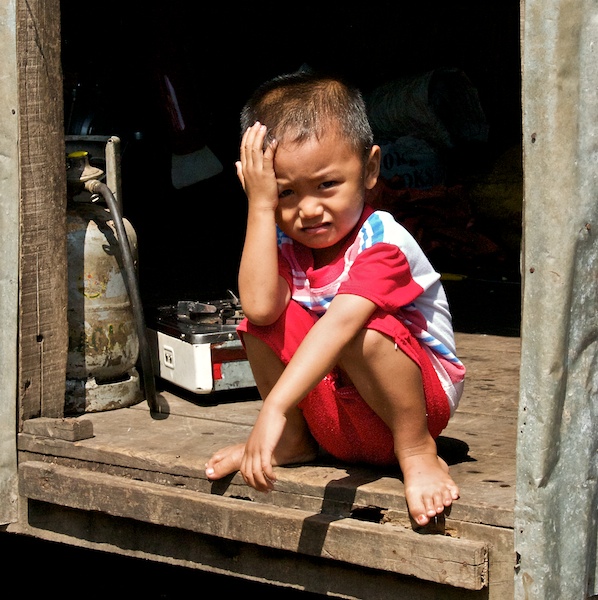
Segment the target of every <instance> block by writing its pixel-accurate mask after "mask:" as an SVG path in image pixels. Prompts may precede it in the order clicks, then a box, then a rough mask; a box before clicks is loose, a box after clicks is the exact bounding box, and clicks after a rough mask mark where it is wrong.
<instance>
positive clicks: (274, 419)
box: [240, 403, 286, 492]
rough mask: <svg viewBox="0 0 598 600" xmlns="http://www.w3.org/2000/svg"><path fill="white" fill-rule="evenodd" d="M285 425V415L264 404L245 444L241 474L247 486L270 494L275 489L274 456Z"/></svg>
mask: <svg viewBox="0 0 598 600" xmlns="http://www.w3.org/2000/svg"><path fill="white" fill-rule="evenodd" d="M285 425H286V417H285V415H284V413H283V412H281V411H278V410H276V409H273V408H271V407H269V406H267V403H264V405H263V407H262V409H261V410H260V413H259V415H258V418H257V421H256V422H255V425H254V427H253V430H252V432H251V434H250V436H249V438H248V440H247V442H246V444H245V453H244V455H243V460H242V462H241V469H240V470H241V474H242V475H243V479H244V480H245V482H246V483H247V485H250V486H251V487H253V488H255V489H256V490H258V491H260V492H268V491H270V490H272V489H273V488H274V482H275V481H276V475H275V474H274V469H273V468H272V462H273V461H272V455H273V454H274V450H275V448H276V446H277V445H278V442H279V441H280V438H281V437H282V432H283V430H284V427H285Z"/></svg>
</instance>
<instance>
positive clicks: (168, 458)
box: [19, 333, 520, 600]
mask: <svg viewBox="0 0 598 600" xmlns="http://www.w3.org/2000/svg"><path fill="white" fill-rule="evenodd" d="M519 343H520V340H519V338H516V337H502V336H492V335H477V334H464V333H458V334H457V348H458V355H459V357H460V358H461V359H462V360H463V362H464V364H465V365H466V368H467V370H468V373H467V380H466V381H467V383H466V387H465V392H464V395H463V398H462V400H461V404H460V406H459V409H458V410H457V412H456V414H455V415H454V417H453V419H452V420H451V422H450V423H449V426H448V427H447V429H446V430H445V431H444V432H443V433H442V435H441V437H440V438H439V440H438V447H439V453H440V454H441V455H442V456H443V457H444V458H445V459H446V460H447V462H448V463H449V465H450V466H451V473H452V476H453V478H454V479H455V481H456V482H457V484H458V485H459V487H460V490H461V498H460V499H459V500H458V501H457V502H455V504H454V506H453V507H452V509H451V511H450V513H449V514H448V515H447V517H446V522H445V523H442V522H441V523H439V524H438V526H439V527H441V526H445V528H446V529H445V533H446V534H447V535H448V536H450V537H451V538H454V539H455V540H463V541H467V542H468V543H469V542H471V544H474V543H481V542H483V543H484V544H487V546H488V550H489V555H490V558H489V561H488V564H489V569H488V570H489V572H486V573H480V572H478V571H479V569H477V571H475V569H474V571H475V573H474V572H473V571H472V574H469V573H468V574H466V575H462V574H461V573H459V574H457V575H450V573H449V574H448V575H447V572H446V569H445V570H443V571H442V573H440V574H439V575H432V576H430V577H428V574H427V573H426V574H424V573H423V572H422V574H421V576H422V577H426V578H429V580H430V581H434V582H441V583H442V582H443V581H448V583H450V584H451V585H457V586H459V585H462V586H463V587H469V588H470V589H476V585H477V586H478V587H480V586H482V587H483V588H484V589H485V592H484V595H483V596H479V595H478V596H471V597H476V598H477V597H484V598H490V599H496V600H498V599H499V598H500V600H505V599H507V598H509V597H512V591H511V590H512V578H513V558H514V557H513V547H512V529H513V509H514V494H515V446H516V433H517V402H518V386H519V357H520V354H519ZM159 402H160V405H161V408H162V413H161V414H160V415H151V414H150V413H149V411H148V409H147V406H146V405H145V403H143V404H140V405H137V406H134V407H131V408H127V409H119V410H115V411H109V412H104V413H97V414H89V415H85V417H84V419H85V420H86V421H90V422H91V423H92V424H93V437H90V438H89V439H83V440H80V441H75V442H67V441H63V440H57V439H52V440H48V438H44V437H43V436H41V435H39V434H38V433H39V432H37V431H35V429H29V430H28V431H30V433H23V434H21V435H20V441H19V450H20V452H21V461H22V462H23V463H25V466H28V467H31V472H30V475H29V476H30V477H32V476H33V475H32V474H33V465H34V464H37V463H35V462H31V463H30V464H29V465H27V463H26V461H37V460H42V461H45V462H46V463H48V462H54V463H59V464H62V465H65V466H70V465H72V464H75V463H79V464H83V463H84V464H86V465H92V466H91V467H90V468H91V470H93V472H94V473H95V475H94V476H96V477H101V475H100V474H102V473H103V474H105V475H125V476H127V477H128V478H129V479H133V480H136V481H139V480H141V481H143V482H145V483H146V484H148V485H149V484H159V485H160V486H163V485H166V486H169V487H171V488H175V489H178V490H180V489H182V488H184V489H185V490H187V491H190V492H202V493H203V494H202V496H203V495H204V494H206V495H209V498H211V499H214V498H218V497H221V498H223V501H225V500H228V498H232V499H237V500H238V499H244V500H250V501H253V503H252V507H253V509H254V510H257V507H258V505H259V506H262V507H264V506H265V507H273V506H274V507H278V512H275V513H274V512H273V513H272V515H273V517H272V518H273V519H274V518H277V517H279V516H280V511H281V510H283V509H284V510H286V509H292V510H293V511H307V512H306V513H305V514H307V513H309V514H312V513H313V514H320V515H322V514H323V515H330V516H331V517H333V518H335V519H340V518H344V517H351V518H352V519H358V520H363V521H364V522H374V523H389V524H392V525H396V526H397V527H396V529H397V530H398V529H401V528H403V529H405V530H406V531H407V530H408V533H409V534H410V535H414V534H413V531H412V526H411V523H410V522H409V519H408V517H407V513H406V506H405V500H404V496H403V485H402V482H401V480H400V477H399V473H397V472H396V471H394V470H391V469H371V468H364V467H359V466H355V465H347V464H341V463H338V462H336V463H335V462H331V461H326V460H321V461H319V462H317V463H314V464H310V465H302V466H290V467H279V468H278V469H277V477H278V481H277V484H276V489H275V491H274V492H273V493H271V494H260V493H258V492H255V491H254V490H252V489H250V488H248V487H247V486H245V485H244V482H243V480H242V478H241V477H240V476H239V475H238V474H236V475H232V476H230V477H227V478H226V479H225V480H222V481H219V482H213V483H212V482H209V481H208V480H207V479H206V478H205V473H204V464H205V462H206V460H207V459H208V457H209V456H211V454H212V453H213V452H214V451H215V450H217V449H218V448H220V447H222V446H224V445H228V444H231V443H235V442H237V441H242V440H244V439H245V438H246V437H247V435H248V433H249V431H250V429H251V425H252V423H253V422H254V420H255V418H256V415H257V413H258V411H259V409H260V405H261V401H260V400H259V399H257V396H256V392H255V390H252V393H251V394H247V393H246V392H245V393H243V394H239V393H236V394H223V395H218V396H193V395H187V394H184V393H182V391H177V390H175V389H174V388H169V389H161V390H160V393H159ZM57 457H58V458H57ZM23 473H25V475H23V484H22V486H23V489H25V490H28V491H27V493H26V495H29V496H30V497H32V498H35V497H36V494H38V496H37V497H38V499H41V500H46V501H55V502H56V503H60V499H59V497H58V494H59V490H57V491H56V492H55V497H54V500H52V496H51V492H50V491H48V490H49V484H48V481H49V475H48V473H46V474H45V475H44V477H45V479H44V481H45V482H46V488H45V491H43V492H42V491H39V492H38V491H36V490H35V489H34V487H35V486H34V485H33V484H30V485H29V487H28V485H27V475H26V470H25V471H23ZM31 481H33V479H31ZM69 485H73V486H74V485H77V484H76V483H71V484H69ZM82 485H83V484H82ZM94 485H95V486H96V487H97V486H100V487H101V485H102V480H101V479H98V480H96V483H95V484H94ZM82 489H83V488H82ZM85 489H87V488H85ZM89 490H90V491H89V492H88V493H89V494H93V486H91V487H90V488H89ZM123 493H124V494H125V492H123ZM81 494H83V491H81ZM126 494H129V495H128V496H126ZM126 494H125V496H126V497H128V498H130V497H132V496H131V491H130V490H129V491H128V492H126ZM125 496H123V497H125ZM206 497H208V496H206ZM115 498H116V496H115ZM72 502H73V504H72V506H73V507H75V508H82V507H83V505H81V506H76V504H77V503H76V501H75V500H73V501H72ZM105 502H107V501H104V504H101V502H100V501H99V500H97V503H98V504H97V507H96V508H97V510H104V509H103V508H102V506H105ZM88 503H89V506H95V505H94V504H93V503H94V500H93V498H90V499H88ZM243 506H247V503H245V504H244V505H243ZM106 510H107V512H109V511H108V509H106ZM214 510H216V509H214ZM117 513H118V511H116V512H115V513H114V514H117ZM124 514H125V512H123V515H124ZM126 514H127V515H128V516H131V514H129V513H126ZM214 514H216V513H214ZM219 514H220V513H219ZM161 518H163V517H161ZM219 518H220V517H219ZM239 518H240V517H239ZM181 519H182V517H181ZM182 521H184V519H182ZM175 522H176V521H175ZM229 526H230V525H229V524H227V525H226V526H223V525H222V524H220V525H218V527H221V528H223V529H212V530H210V533H212V534H216V535H218V533H217V531H221V530H222V531H224V529H227V530H228V528H229ZM364 526H365V525H364ZM190 527H192V526H191V525H190ZM214 527H216V526H214ZM254 528H255V526H254ZM347 535H349V534H347ZM289 536H290V537H291V534H289ZM283 537H284V536H283ZM436 537H438V536H436ZM441 538H442V539H444V538H446V536H441ZM347 539H352V538H350V537H349V538H347ZM409 539H411V538H409ZM419 539H421V540H426V539H429V536H419ZM298 543H299V544H300V543H301V542H300V541H299V542H298ZM393 543H394V542H393ZM422 543H424V542H422ZM425 543H428V542H427V541H426V542H425ZM464 543H465V542H464ZM281 544H282V545H281V546H280V547H281V548H283V547H285V546H284V542H281ZM476 548H477V547H476ZM476 548H474V547H473V546H471V548H470V547H465V546H463V547H462V551H463V552H471V555H472V556H473V555H474V554H475V552H476V551H477V550H476ZM289 549H290V550H291V551H292V550H293V546H289ZM320 550H321V549H320ZM447 552H448V554H451V553H453V554H454V552H455V551H451V550H447ZM308 553H309V552H308ZM407 559H408V557H407V556H404V557H403V558H401V560H402V561H403V562H405V561H406V560H407ZM343 560H347V559H343ZM446 560H447V559H446V558H440V559H439V560H438V562H437V564H441V565H442V564H445V561H446ZM364 561H365V562H364V563H362V564H364V565H365V566H367V567H371V566H374V567H377V566H378V564H377V563H376V562H375V561H374V563H373V564H372V565H370V564H368V563H367V557H366V558H364ZM385 564H386V563H385ZM435 564H436V563H435ZM383 568H386V567H383ZM389 568H390V567H389ZM393 568H394V567H393ZM410 568H411V569H412V571H409V573H410V574H411V575H415V576H416V577H419V576H420V575H419V574H418V573H417V565H415V566H412V567H410ZM434 568H436V567H434ZM414 569H415V570H414ZM443 569H444V567H443ZM391 570H392V569H391ZM395 570H397V572H401V567H400V566H399V567H397V569H395ZM451 577H454V579H451ZM460 578H463V581H460ZM468 578H469V579H468ZM476 578H477V579H476ZM476 581H479V582H481V583H479V584H476V583H475V582H476ZM414 597H415V596H414ZM422 597H423V596H422ZM426 597H428V596H426ZM442 597H447V598H448V597H449V596H442ZM450 597H451V598H452V597H453V596H450ZM455 597H462V598H466V597H467V598H469V597H470V596H466V595H461V596H459V595H457V596H455Z"/></svg>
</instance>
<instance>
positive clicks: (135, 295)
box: [85, 179, 161, 413]
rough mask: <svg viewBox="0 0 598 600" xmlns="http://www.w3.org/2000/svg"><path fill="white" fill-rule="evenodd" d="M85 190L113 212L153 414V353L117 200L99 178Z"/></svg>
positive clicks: (146, 395) (154, 386)
mask: <svg viewBox="0 0 598 600" xmlns="http://www.w3.org/2000/svg"><path fill="white" fill-rule="evenodd" d="M85 189H86V190H87V191H88V192H90V193H91V194H100V195H101V196H102V198H104V200H105V201H106V204H107V205H108V210H109V211H110V213H111V214H112V220H113V221H114V227H115V229H116V235H117V238H118V241H119V244H120V247H121V251H122V259H123V266H124V268H125V282H126V284H127V291H128V292H129V299H130V300H131V307H132V308H133V314H134V316H135V326H136V328H137V337H138V338H139V358H140V361H141V375H142V378H143V389H144V391H145V398H146V400H147V404H148V406H149V409H150V411H151V412H152V413H156V412H161V411H160V406H159V404H158V400H157V397H156V381H155V379H154V368H153V365H152V356H151V352H150V347H149V343H148V340H147V330H146V327H145V317H144V315H143V306H142V304H141V295H140V294H139V286H138V283H137V273H136V270H135V263H134V261H133V255H132V254H131V245H130V242H129V237H128V236H127V232H126V230H125V227H124V225H123V220H122V216H121V214H120V209H119V207H118V204H117V202H116V198H115V197H114V194H113V193H112V191H111V190H110V188H109V187H108V186H107V185H106V184H105V183H102V182H101V181H97V180H96V179H91V180H89V181H86V182H85Z"/></svg>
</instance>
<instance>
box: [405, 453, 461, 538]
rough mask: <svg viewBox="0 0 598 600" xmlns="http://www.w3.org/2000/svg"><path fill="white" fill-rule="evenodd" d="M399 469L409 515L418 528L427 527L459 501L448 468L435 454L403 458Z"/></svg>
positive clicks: (457, 492)
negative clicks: (432, 520) (455, 501)
mask: <svg viewBox="0 0 598 600" xmlns="http://www.w3.org/2000/svg"><path fill="white" fill-rule="evenodd" d="M401 470H402V472H403V477H404V483H405V499H406V500H407V507H408V508H409V514H410V515H411V517H412V518H413V519H414V521H415V522H416V523H417V524H418V525H420V526H424V525H427V524H428V523H429V522H430V520H431V519H433V518H434V517H436V516H438V515H440V514H441V513H442V512H444V510H445V508H447V507H449V506H450V505H451V504H452V503H453V501H454V500H457V499H458V498H459V488H458V486H457V484H456V483H455V482H454V481H453V479H452V478H451V476H450V475H449V468H448V465H447V464H446V462H444V460H442V459H441V458H440V457H439V456H436V455H435V454H427V453H426V454H416V455H413V456H408V457H404V458H403V459H402V460H401Z"/></svg>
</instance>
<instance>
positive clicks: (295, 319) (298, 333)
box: [238, 301, 450, 465]
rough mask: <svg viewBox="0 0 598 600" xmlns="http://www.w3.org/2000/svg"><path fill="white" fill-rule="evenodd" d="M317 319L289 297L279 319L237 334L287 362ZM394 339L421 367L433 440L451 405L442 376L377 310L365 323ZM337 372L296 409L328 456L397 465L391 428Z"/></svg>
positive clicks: (243, 327)
mask: <svg viewBox="0 0 598 600" xmlns="http://www.w3.org/2000/svg"><path fill="white" fill-rule="evenodd" d="M316 321H317V317H316V316H315V315H314V314H313V313H312V312H309V311H308V310H306V309H305V308H303V307H302V306H300V305H299V304H298V303H296V302H295V301H291V302H290V303H289V306H288V307H287V309H286V311H285V312H284V313H283V314H282V315H281V317H280V318H279V319H278V321H276V322H275V323H273V324H272V325H268V326H265V327H262V326H256V325H253V324H251V323H250V322H249V321H247V319H245V320H243V321H242V322H241V323H240V324H239V328H238V330H239V333H240V334H241V337H242V334H243V333H244V332H247V333H249V334H251V335H253V336H254V337H256V338H258V339H260V340H262V341H263V342H265V343H266V344H268V346H270V348H272V350H273V351H274V352H275V353H276V355H277V356H278V357H279V358H280V359H281V360H282V362H283V363H284V364H288V362H289V361H290V360H291V358H292V356H293V354H294V353H295V351H296V350H297V348H298V347H299V344H301V342H302V341H303V338H304V337H305V335H306V334H307V332H308V331H309V329H310V328H311V327H312V326H313V325H314V323H315V322H316ZM365 327H366V328H368V329H375V330H376V331H380V332H381V333H384V334H386V335H388V336H389V337H390V338H391V339H394V341H395V343H396V344H397V346H398V347H399V348H400V349H401V350H402V351H403V352H404V353H405V354H406V355H407V356H409V358H411V359H412V360H413V361H414V362H415V363H416V364H417V365H418V366H419V368H420V370H421V374H422V381H423V387H424V395H425V398H426V412H427V417H428V430H429V431H430V434H431V435H432V437H434V438H436V437H438V435H439V434H440V432H441V431H442V430H443V429H444V428H445V427H446V425H447V423H448V420H449V417H450V408H449V403H448V400H447V396H446V392H445V391H444V389H443V387H442V385H441V383H440V380H439V379H438V376H437V374H436V371H435V370H434V367H433V366H432V363H431V362H430V359H429V357H428V355H427V354H426V352H425V351H424V350H423V349H422V347H421V346H420V344H419V342H418V341H417V339H416V338H415V337H414V336H413V335H412V334H411V332H410V331H409V330H408V329H407V328H406V327H405V325H404V324H403V323H402V322H401V321H400V320H398V319H397V318H396V317H394V316H392V315H390V314H388V313H385V312H383V311H381V310H379V311H376V312H374V314H373V315H372V317H371V318H370V320H369V321H368V322H367V323H366V325H365ZM337 379H338V373H335V371H333V372H332V373H330V374H328V375H327V376H326V377H325V378H324V379H323V380H322V381H321V382H320V383H319V384H318V385H317V386H316V387H315V388H314V389H313V390H312V391H311V392H310V393H309V394H308V395H307V396H306V397H305V398H304V399H303V400H302V401H301V402H300V403H299V408H300V409H301V411H302V412H303V416H304V417H305V420H306V422H307V424H308V426H309V429H310V431H311V433H312V435H313V437H314V438H315V440H316V441H317V442H318V444H319V445H320V446H321V447H322V448H323V449H324V450H325V451H326V452H328V453H329V454H331V455H332V456H334V457H336V458H338V459H340V460H344V461H347V462H353V463H355V462H362V463H368V464H378V465H392V464H396V462H397V459H396V457H395V454H394V443H393V439H392V434H391V432H390V429H389V428H388V426H387V425H386V423H384V421H382V419H381V418H380V417H379V416H378V415H377V414H376V413H375V412H374V411H373V410H372V409H371V408H370V407H369V405H368V404H367V403H366V402H365V400H363V398H362V397H361V396H360V395H359V393H358V392H357V390H356V389H355V387H354V386H344V387H338V386H337V385H336V382H337Z"/></svg>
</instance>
